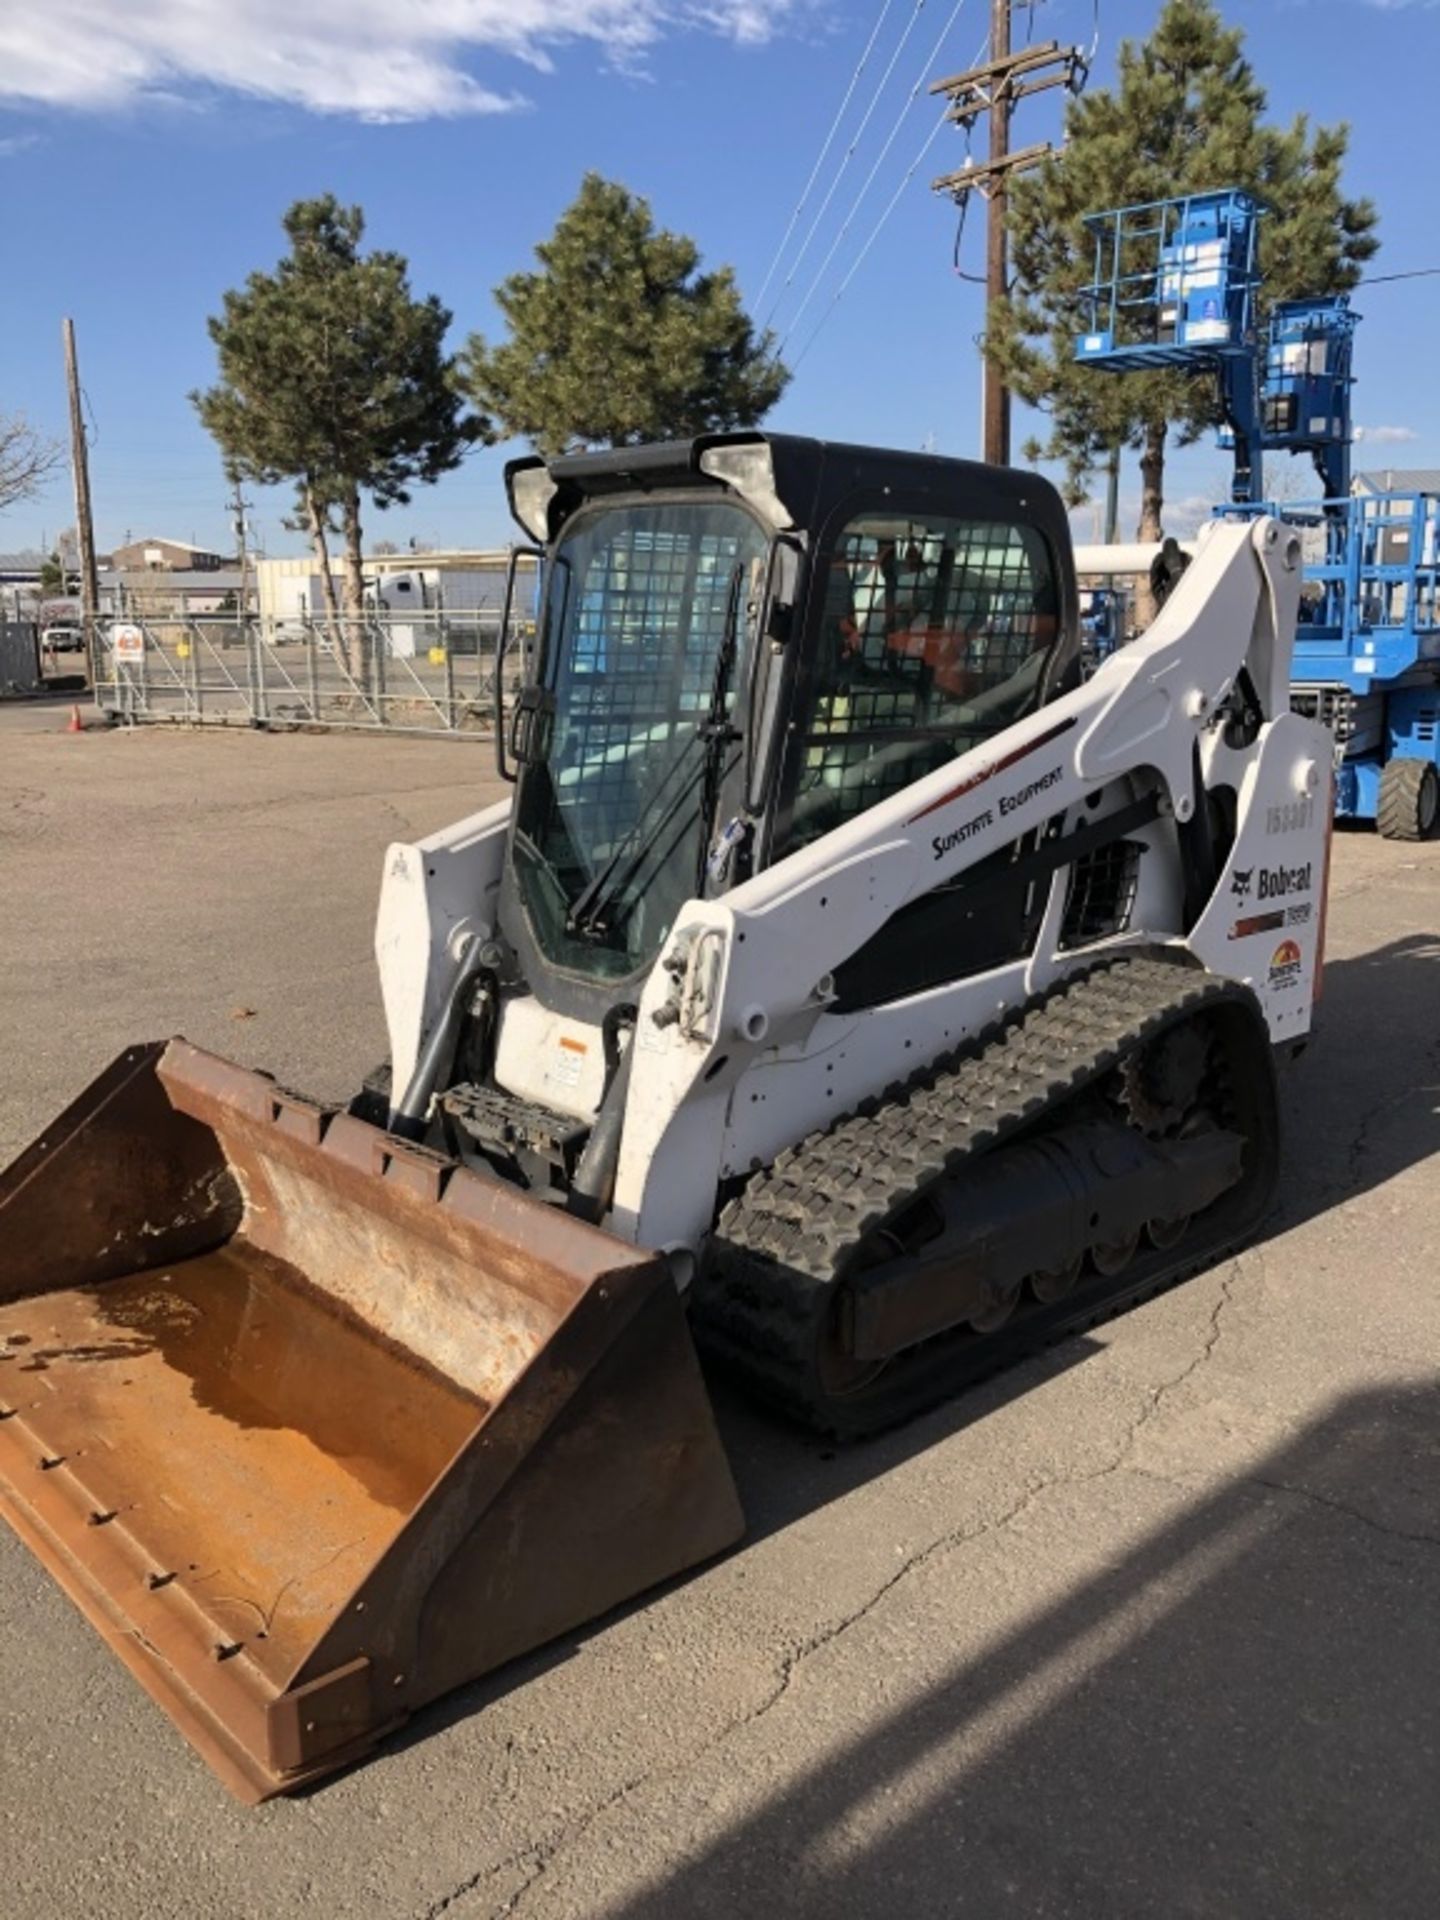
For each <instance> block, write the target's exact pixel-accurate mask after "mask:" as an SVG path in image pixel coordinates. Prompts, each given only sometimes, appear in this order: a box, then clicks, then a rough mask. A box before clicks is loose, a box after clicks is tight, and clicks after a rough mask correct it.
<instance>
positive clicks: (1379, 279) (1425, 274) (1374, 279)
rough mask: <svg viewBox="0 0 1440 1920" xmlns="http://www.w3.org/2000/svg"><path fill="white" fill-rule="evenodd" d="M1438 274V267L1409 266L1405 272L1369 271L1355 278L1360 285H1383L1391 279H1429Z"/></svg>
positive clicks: (1439, 270)
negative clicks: (1357, 278)
mask: <svg viewBox="0 0 1440 1920" xmlns="http://www.w3.org/2000/svg"><path fill="white" fill-rule="evenodd" d="M1436 276H1440V267H1411V268H1409V270H1408V271H1407V272H1405V273H1371V274H1367V275H1366V277H1365V278H1364V279H1363V280H1357V281H1356V283H1355V284H1356V285H1357V286H1360V287H1383V286H1384V285H1386V283H1387V282H1388V281H1391V280H1430V279H1433V278H1435V277H1436Z"/></svg>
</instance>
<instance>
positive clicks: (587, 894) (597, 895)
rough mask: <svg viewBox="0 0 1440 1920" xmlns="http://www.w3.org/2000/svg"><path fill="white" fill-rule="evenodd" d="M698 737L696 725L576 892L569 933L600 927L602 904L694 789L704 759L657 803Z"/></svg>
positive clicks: (625, 883)
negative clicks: (647, 800)
mask: <svg viewBox="0 0 1440 1920" xmlns="http://www.w3.org/2000/svg"><path fill="white" fill-rule="evenodd" d="M702 738H703V734H702V733H701V731H700V729H699V728H697V729H696V731H695V732H694V733H692V734H691V735H690V738H689V739H688V740H687V741H686V742H685V744H684V745H683V746H682V747H681V749H680V751H679V753H677V754H676V756H675V758H674V759H673V760H672V761H671V762H670V765H669V767H668V768H667V769H666V771H665V777H664V779H663V780H661V782H660V784H659V786H658V787H657V788H656V789H655V791H654V792H653V793H652V794H651V796H650V804H649V805H648V806H647V807H643V808H642V809H641V811H640V812H639V814H637V816H636V817H635V819H634V820H632V821H631V823H630V825H629V827H628V828H627V829H626V830H625V832H624V833H623V834H622V835H621V837H620V841H619V844H618V845H617V846H616V848H615V850H614V852H613V853H612V854H611V855H610V858H609V859H608V860H607V861H606V862H605V864H604V866H603V867H602V868H601V869H600V871H599V872H598V873H597V874H596V875H595V877H594V879H593V880H591V881H589V883H588V884H587V885H586V887H585V888H584V890H583V891H582V892H581V893H580V895H579V897H578V898H577V899H576V901H575V903H574V905H573V906H572V907H571V909H570V911H569V913H567V914H566V916H565V924H566V927H567V929H568V930H569V931H570V932H571V933H581V934H593V933H598V932H600V931H601V929H602V925H603V921H604V915H605V910H606V908H607V907H608V906H610V904H611V903H612V901H613V900H614V899H615V898H616V897H617V895H619V894H621V893H623V892H624V891H625V888H626V887H627V886H629V884H630V881H631V879H632V878H633V877H634V874H635V872H636V870H637V869H638V867H639V866H640V863H641V861H642V860H643V859H644V858H645V855H646V854H647V853H648V851H649V847H650V842H651V840H652V839H653V838H654V836H655V835H656V834H660V833H663V832H664V831H665V829H666V827H668V826H669V824H670V822H671V821H672V820H673V819H674V817H675V815H676V813H677V812H678V811H679V810H680V808H681V807H682V806H683V805H684V804H685V802H686V800H687V799H688V798H689V797H690V795H691V793H692V792H693V791H694V789H695V785H696V782H697V781H698V780H699V778H700V775H701V774H702V773H703V772H704V771H705V766H704V762H703V761H702V762H701V764H700V765H699V766H698V767H697V768H696V769H695V771H694V773H693V774H692V775H691V777H690V778H689V779H688V780H687V781H686V782H685V784H684V785H683V786H682V787H680V788H679V789H678V791H677V792H676V793H675V795H674V796H673V798H672V799H671V800H670V802H669V803H668V805H666V806H665V807H664V808H663V809H662V808H661V807H660V804H659V803H660V797H661V795H662V794H663V793H664V792H665V790H666V788H667V787H668V786H669V785H670V782H671V781H672V780H673V779H674V778H675V775H676V774H677V773H678V772H679V771H680V769H681V767H683V766H684V764H685V762H686V759H687V758H688V757H689V753H690V749H691V748H692V747H693V746H694V745H695V742H696V741H697V740H699V739H702ZM637 841H638V842H639V843H640V844H639V846H638V847H637V846H636V842H637ZM632 848H634V849H635V852H634V857H633V858H632V859H631V861H630V862H629V864H628V865H627V866H626V868H625V870H624V872H623V873H621V874H620V876H619V878H618V879H615V880H614V883H613V884H612V876H613V875H614V874H615V871H616V869H617V867H619V865H620V862H621V861H622V860H624V858H625V856H626V854H628V853H630V852H631V849H632Z"/></svg>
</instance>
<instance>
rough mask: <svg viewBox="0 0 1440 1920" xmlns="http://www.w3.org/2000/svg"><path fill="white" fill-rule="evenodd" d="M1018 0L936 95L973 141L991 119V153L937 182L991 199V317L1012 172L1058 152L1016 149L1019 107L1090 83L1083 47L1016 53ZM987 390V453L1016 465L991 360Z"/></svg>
mask: <svg viewBox="0 0 1440 1920" xmlns="http://www.w3.org/2000/svg"><path fill="white" fill-rule="evenodd" d="M1015 4H1016V0H990V57H989V59H988V60H986V62H985V63H984V65H983V66H979V67H972V68H970V69H969V71H968V72H966V73H957V74H952V75H951V76H950V78H949V79H946V80H937V81H936V82H935V83H934V85H933V86H932V87H931V89H930V91H931V93H943V94H947V95H948V96H949V97H950V102H951V105H950V118H951V119H952V120H953V121H955V122H956V124H957V125H958V126H960V127H962V128H963V129H964V132H965V135H966V138H967V139H968V138H969V137H970V135H971V134H972V133H973V131H974V128H975V123H976V121H977V120H978V119H979V118H980V117H981V115H982V114H988V115H989V116H990V127H989V132H990V143H989V154H988V157H987V158H986V159H984V160H979V161H977V160H971V159H969V158H967V159H966V163H965V165H964V166H963V167H961V168H959V169H958V171H956V172H954V173H945V174H942V175H941V176H940V178H939V179H938V180H936V181H934V182H933V183H932V184H933V186H934V189H935V191H936V192H937V193H947V194H949V195H950V196H951V198H952V199H954V200H955V201H956V202H957V203H958V204H959V205H960V206H961V207H963V206H964V205H965V203H966V202H967V200H968V198H969V196H970V194H971V193H979V194H980V196H981V198H982V199H983V200H984V201H985V202H986V226H985V308H986V315H987V326H988V316H989V315H990V314H991V313H992V312H993V311H994V308H995V305H996V303H997V302H998V301H1001V300H1003V299H1004V298H1005V296H1006V294H1007V293H1009V291H1010V272H1009V269H1010V255H1009V247H1008V245H1007V242H1006V234H1005V201H1006V184H1007V182H1008V181H1009V179H1010V176H1011V175H1012V174H1015V173H1023V172H1024V171H1025V170H1026V169H1027V168H1030V167H1033V166H1038V164H1039V163H1040V161H1042V160H1043V159H1044V158H1045V156H1046V155H1047V154H1048V153H1050V152H1052V151H1053V149H1052V147H1051V145H1050V142H1049V141H1042V142H1041V143H1040V144H1038V145H1036V146H1030V147H1021V148H1018V149H1012V148H1011V145H1010V122H1011V118H1012V116H1013V114H1014V112H1015V108H1016V106H1017V104H1018V103H1019V102H1020V101H1021V100H1024V99H1025V98H1027V97H1028V96H1029V95H1030V94H1032V93H1043V92H1044V91H1045V90H1046V89H1047V88H1050V87H1067V88H1068V89H1069V90H1070V92H1072V93H1078V92H1079V91H1080V89H1081V87H1083V86H1084V84H1085V76H1086V72H1087V64H1086V57H1085V55H1084V53H1082V51H1081V50H1080V48H1079V47H1062V46H1060V45H1059V43H1058V42H1057V41H1054V40H1046V41H1044V42H1042V43H1040V44H1039V45H1036V46H1030V47H1023V48H1022V49H1021V50H1020V52H1019V53H1012V52H1011V50H1010V49H1011V35H1010V19H1011V14H1012V12H1013V10H1014V7H1015ZM982 377H983V381H984V386H983V391H982V395H981V409H980V411H981V422H982V427H981V453H980V457H981V458H982V459H983V460H985V461H987V462H988V463H989V464H990V465H992V466H1000V467H1008V466H1009V464H1010V393H1009V390H1008V388H1007V387H1006V386H1005V383H1004V381H1003V380H1002V379H1001V377H1000V373H999V371H998V369H997V368H996V367H994V366H993V365H992V364H991V362H990V360H989V358H988V357H987V358H986V360H985V362H984V368H983V376H982Z"/></svg>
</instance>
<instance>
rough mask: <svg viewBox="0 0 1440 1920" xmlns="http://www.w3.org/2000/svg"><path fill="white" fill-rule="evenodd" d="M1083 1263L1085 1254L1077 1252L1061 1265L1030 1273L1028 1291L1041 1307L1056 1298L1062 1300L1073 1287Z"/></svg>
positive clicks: (1052, 1303) (1051, 1302)
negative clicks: (1071, 1258)
mask: <svg viewBox="0 0 1440 1920" xmlns="http://www.w3.org/2000/svg"><path fill="white" fill-rule="evenodd" d="M1084 1264H1085V1256H1084V1255H1083V1254H1080V1253H1077V1254H1076V1255H1075V1257H1074V1259H1073V1260H1067V1261H1065V1263H1064V1264H1063V1265H1062V1266H1058V1267H1050V1268H1048V1269H1047V1270H1045V1271H1044V1272H1041V1273H1032V1274H1031V1275H1030V1279H1029V1287H1030V1292H1031V1293H1032V1295H1033V1296H1034V1297H1035V1299H1037V1300H1038V1301H1039V1302H1040V1304H1041V1306H1042V1307H1049V1306H1053V1305H1054V1304H1055V1302H1056V1301H1057V1300H1063V1299H1064V1298H1065V1296H1066V1294H1068V1293H1069V1292H1071V1290H1072V1289H1073V1288H1074V1285H1075V1282H1076V1281H1077V1280H1078V1279H1079V1278H1080V1269H1081V1267H1083V1266H1084Z"/></svg>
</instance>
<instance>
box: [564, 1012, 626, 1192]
mask: <svg viewBox="0 0 1440 1920" xmlns="http://www.w3.org/2000/svg"><path fill="white" fill-rule="evenodd" d="M634 1056H635V1036H634V1031H633V1029H632V1031H631V1035H630V1044H629V1045H628V1046H627V1047H626V1048H625V1051H624V1052H623V1053H622V1054H621V1055H620V1057H619V1060H618V1061H617V1062H616V1066H615V1071H614V1072H613V1073H612V1074H611V1076H610V1084H609V1086H608V1087H606V1089H605V1097H604V1099H603V1100H602V1101H601V1102H600V1111H599V1112H598V1113H597V1114H596V1116H595V1124H594V1126H593V1127H592V1128H591V1129H590V1138H589V1139H588V1140H587V1141H586V1142H585V1151H584V1152H583V1153H582V1154H581V1155H580V1164H579V1166H578V1167H576V1169H575V1178H574V1180H573V1181H572V1182H571V1183H570V1202H569V1210H570V1212H571V1213H574V1214H578V1215H579V1217H580V1218H581V1219H582V1220H598V1219H599V1218H600V1216H601V1215H602V1214H603V1213H604V1212H605V1209H606V1208H607V1207H608V1206H609V1204H610V1199H611V1195H612V1194H613V1193H614V1191H615V1172H616V1169H617V1167H618V1166H619V1164H620V1136H621V1134H622V1132H623V1131H624V1128H625V1102H626V1099H627V1098H628V1096H629V1092H630V1068H631V1064H632V1062H633V1060H634Z"/></svg>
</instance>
